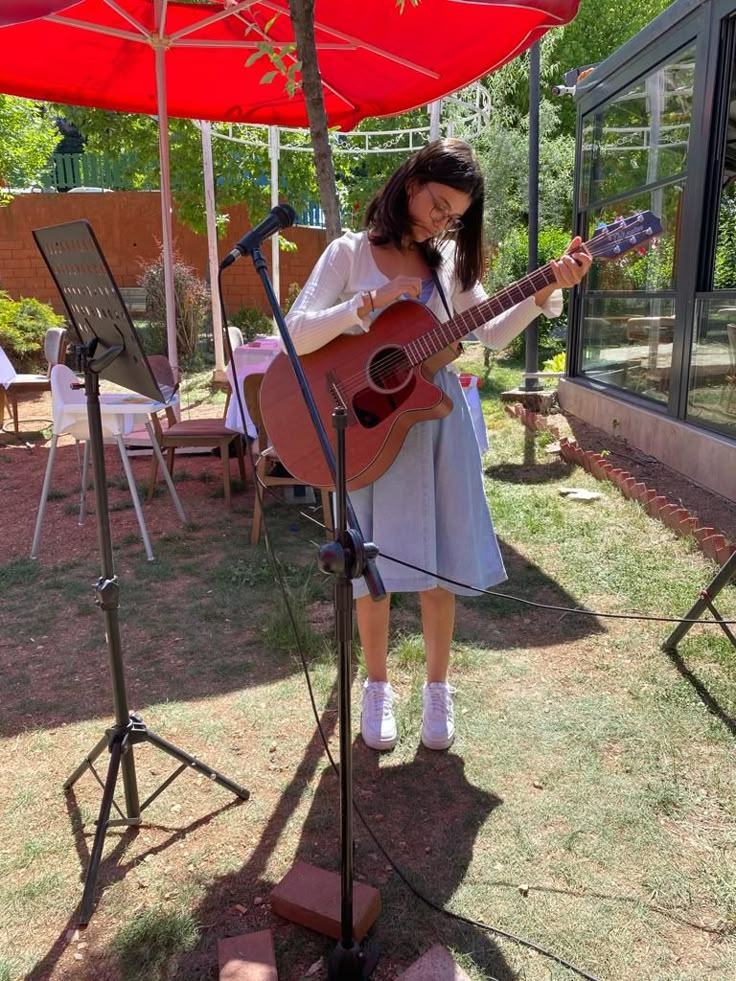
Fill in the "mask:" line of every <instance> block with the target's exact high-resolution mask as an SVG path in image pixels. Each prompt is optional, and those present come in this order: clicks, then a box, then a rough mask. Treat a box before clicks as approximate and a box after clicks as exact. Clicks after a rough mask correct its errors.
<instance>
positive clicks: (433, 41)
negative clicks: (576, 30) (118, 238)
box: [0, 0, 579, 366]
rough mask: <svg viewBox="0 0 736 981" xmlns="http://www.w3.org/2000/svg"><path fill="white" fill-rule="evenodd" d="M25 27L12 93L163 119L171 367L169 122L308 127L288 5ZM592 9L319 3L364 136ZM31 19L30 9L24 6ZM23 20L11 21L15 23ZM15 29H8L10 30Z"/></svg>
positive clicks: (250, 4)
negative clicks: (382, 120)
mask: <svg viewBox="0 0 736 981" xmlns="http://www.w3.org/2000/svg"><path fill="white" fill-rule="evenodd" d="M29 2H30V3H32V5H33V9H34V11H35V12H38V11H43V12H44V13H45V11H48V10H52V11H53V10H56V11H59V9H60V8H61V7H62V6H63V7H66V8H67V9H65V10H63V11H61V12H51V13H47V14H46V15H45V16H40V17H37V18H36V19H35V20H29V21H26V22H25V23H13V24H10V25H9V26H0V92H5V93H7V94H10V95H20V96H26V97H28V98H35V99H47V100H50V101H56V102H62V103H67V104H69V105H85V106H94V107H96V108H100V109H113V110H119V111H123V112H126V111H127V112H137V113H147V114H155V115H157V116H158V119H159V132H160V151H161V211H162V232H163V246H164V254H165V256H166V257H167V261H166V262H165V263H164V274H165V292H166V309H167V316H166V320H167V338H168V349H169V359H170V360H171V363H172V365H174V366H176V362H177V358H176V327H175V311H174V281H173V261H172V259H171V256H172V254H173V248H172V228H171V189H170V184H169V148H168V136H167V132H168V116H169V115H172V116H182V117H185V118H187V117H188V118H193V119H206V120H226V121H233V122H250V123H267V124H269V125H276V126H306V125H308V119H307V113H306V106H305V103H304V100H303V98H302V96H301V94H300V93H299V92H297V93H296V95H295V96H290V95H289V94H288V92H287V91H286V86H285V82H284V78H283V77H282V76H281V75H280V74H279V73H277V72H273V73H272V75H273V77H272V78H271V79H270V81H267V82H265V83H264V82H263V79H264V75H265V74H266V73H267V72H268V71H269V69H271V68H272V66H271V63H270V61H269V59H268V56H267V55H265V54H264V55H263V56H262V57H260V58H257V59H256V60H255V61H254V62H253V63H252V64H249V61H250V60H251V58H252V55H253V54H254V53H257V52H259V50H261V51H262V50H263V47H264V45H266V47H268V46H269V45H270V46H271V50H272V51H273V52H276V53H278V54H279V55H280V56H281V57H282V59H283V63H284V64H285V65H286V66H287V67H288V66H289V65H293V64H294V59H295V57H296V55H295V52H294V46H293V32H292V29H291V20H290V18H289V8H288V3H286V2H285V0H240V2H233V0H228V5H227V6H225V0H217V2H213V3H197V4H194V3H169V2H168V0H77V2H76V3H73V4H72V3H71V0H68V2H67V3H66V4H62V3H61V0H59V2H56V0H29ZM578 3H579V0H420V2H419V4H418V6H416V7H415V6H413V4H412V3H411V2H410V0H407V2H406V8H405V10H404V12H403V13H400V12H399V11H398V10H397V9H396V0H362V2H359V0H317V3H316V7H315V35H316V41H317V52H318V58H319V64H320V72H321V76H322V80H323V86H324V98H325V104H326V109H327V115H328V119H329V122H330V125H332V126H341V127H350V126H352V125H354V124H355V123H356V122H358V121H359V120H360V119H363V118H364V117H366V116H390V115H393V114H395V113H399V112H403V111H405V110H408V109H411V108H414V107H416V106H419V105H423V104H425V103H427V102H432V101H434V100H436V99H439V98H441V97H442V96H444V95H447V94H448V93H450V92H453V91H455V90H456V89H458V88H461V87H462V86H464V85H467V84H469V83H470V82H472V81H474V80H475V79H477V78H479V77H480V76H481V75H485V74H486V73H488V72H490V71H493V70H494V69H495V68H498V67H500V66H501V65H503V64H504V63H505V62H507V61H509V60H511V59H512V58H514V57H515V56H516V55H517V54H519V53H520V52H521V51H523V50H524V49H525V48H527V47H529V46H530V45H531V44H533V43H534V41H536V40H538V39H539V38H540V37H541V36H542V35H543V34H544V33H545V32H546V31H547V30H548V29H549V28H551V27H557V26H559V25H561V24H566V23H567V22H568V21H570V20H572V18H573V17H574V16H575V14H576V13H577V8H578ZM10 5H11V7H12V10H13V11H15V15H16V16H17V12H18V10H19V9H20V8H23V7H24V4H22V3H20V0H10ZM8 19H9V18H8ZM2 23H3V21H2V20H0V24H2Z"/></svg>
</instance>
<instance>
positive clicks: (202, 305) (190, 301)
mask: <svg viewBox="0 0 736 981" xmlns="http://www.w3.org/2000/svg"><path fill="white" fill-rule="evenodd" d="M142 268H143V272H142V274H141V275H140V276H139V278H138V285H139V286H142V287H143V288H144V289H145V291H146V316H147V317H148V321H149V325H150V330H151V342H152V343H151V346H152V347H154V348H155V352H154V353H164V352H166V349H167V345H166V293H165V290H164V262H163V252H162V253H161V255H160V256H159V257H158V259H157V260H156V261H155V262H152V263H150V264H148V265H146V264H143V267H142ZM174 296H175V299H176V343H177V349H178V351H179V355H180V357H181V359H182V360H185V359H187V358H191V356H192V355H193V354H194V353H195V352H196V350H197V341H198V340H199V332H200V330H201V329H202V325H203V324H204V320H205V317H206V315H207V311H208V309H209V304H210V294H209V290H208V289H207V284H206V283H205V281H204V280H203V279H200V278H199V276H198V275H197V274H196V272H195V271H194V270H193V269H192V268H191V267H190V266H187V265H186V263H184V262H182V261H181V259H180V258H179V257H178V256H174Z"/></svg>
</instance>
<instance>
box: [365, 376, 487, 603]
mask: <svg viewBox="0 0 736 981" xmlns="http://www.w3.org/2000/svg"><path fill="white" fill-rule="evenodd" d="M434 382H435V384H436V385H438V386H439V387H440V388H441V389H442V390H443V391H444V392H445V393H446V394H447V395H448V396H449V397H450V399H451V400H452V402H453V408H452V411H451V412H450V414H449V415H447V416H445V417H444V418H443V419H433V420H431V421H429V422H419V423H417V424H416V425H415V426H412V428H411V429H410V430H409V432H408V434H407V437H406V440H405V441H404V445H403V446H402V448H401V450H400V451H399V454H398V456H397V457H396V459H395V460H394V462H393V463H392V464H391V466H390V467H389V469H388V470H387V471H386V473H384V474H383V476H382V477H379V478H378V480H376V481H375V482H374V483H373V484H370V485H369V486H368V487H362V488H361V489H360V490H357V491H352V492H351V494H350V500H351V501H352V504H353V507H354V508H355V513H356V516H357V518H358V522H359V524H360V528H361V531H362V532H363V537H364V538H365V540H366V541H372V542H374V543H375V544H376V545H377V546H378V549H379V552H380V556H379V558H378V569H379V571H380V573H381V576H382V578H383V582H384V585H385V586H386V589H387V590H388V591H389V592H411V593H415V592H421V591H422V590H425V589H433V588H434V587H435V586H441V587H442V588H443V589H447V590H449V591H450V592H452V593H457V594H458V595H460V596H474V595H477V593H476V592H475V591H474V590H473V588H472V587H473V586H475V587H481V588H486V587H489V586H494V585H496V584H498V583H500V582H503V581H504V580H505V579H506V570H505V569H504V565H503V560H502V558H501V553H500V551H499V548H498V541H497V540H496V533H495V531H494V530H493V522H492V520H491V515H490V512H489V510H488V502H487V500H486V495H485V490H484V487H483V472H482V465H481V455H480V449H479V447H478V440H477V437H476V435H475V429H474V427H473V421H472V418H471V415H470V409H469V408H468V403H467V402H466V400H465V396H464V394H463V390H462V386H461V385H460V381H459V379H458V377H457V375H455V374H453V373H452V372H451V371H448V370H447V369H446V368H442V369H441V370H440V371H439V372H438V373H437V374H436V375H435V378H434ZM393 558H395V559H400V560H402V561H403V562H408V563H410V564H411V565H413V566H417V567H418V568H417V569H411V568H408V567H407V566H404V565H399V564H398V563H397V562H394V561H392V559H393ZM438 573H439V575H441V576H446V577H447V578H448V579H452V580H455V582H453V583H450V582H444V581H443V580H441V579H438V578H437V574H438ZM458 583H460V584H462V585H458ZM367 592H368V590H367V588H366V586H365V582H364V580H363V579H362V578H361V579H356V580H355V581H354V582H353V593H354V595H355V596H356V597H360V596H365V595H366V594H367Z"/></svg>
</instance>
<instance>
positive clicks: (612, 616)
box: [259, 481, 736, 626]
mask: <svg viewBox="0 0 736 981" xmlns="http://www.w3.org/2000/svg"><path fill="white" fill-rule="evenodd" d="M259 483H260V481H259ZM261 487H262V489H263V490H264V491H266V492H267V493H270V494H271V497H273V498H274V500H277V501H279V503H280V504H283V503H284V501H283V498H280V497H278V496H277V495H276V494H274V493H273V492H272V491H271V490H270V488H268V487H266V486H264V485H263V484H261ZM299 513H300V514H301V515H302V517H303V518H306V519H307V521H311V522H312V523H313V524H315V525H318V526H319V527H320V528H325V525H324V524H323V523H322V522H321V521H320V520H319V519H318V518H315V517H314V516H313V515H311V514H307V513H306V512H305V511H300V512H299ZM380 554H381V556H382V557H383V558H384V559H387V560H388V561H389V562H395V563H396V564H397V565H403V566H406V568H407V569H414V570H415V571H416V572H423V573H424V574H425V575H427V576H432V578H434V579H441V580H442V582H446V583H450V584H451V585H453V586H461V587H462V588H463V589H471V590H473V592H475V593H484V594H485V595H486V596H496V597H498V598H499V599H505V600H511V602H512V603H520V604H521V605H522V606H531V607H533V608H534V609H537V610H551V611H552V612H553V613H570V614H572V615H573V616H582V617H596V618H597V619H601V620H650V621H654V622H655V623H699V624H702V625H703V626H714V625H715V626H720V625H721V624H726V626H736V620H709V619H705V620H704V619H692V618H690V619H688V618H687V617H674V616H672V617H658V616H655V615H654V614H652V613H598V612H597V611H596V610H582V609H580V607H573V606H553V605H552V604H550V603H537V602H535V601H534V600H528V599H524V598H523V597H522V596H514V595H513V593H502V592H501V591H500V590H498V589H483V588H482V587H481V586H471V585H470V583H466V582H461V581H460V580H458V579H450V578H449V576H443V575H440V573H439V572H430V571H429V569H424V568H423V567H422V566H420V565H413V564H412V563H411V562H405V561H404V560H403V559H397V558H396V557H395V556H393V555H389V554H388V553H387V552H383V551H382V552H381V553H380Z"/></svg>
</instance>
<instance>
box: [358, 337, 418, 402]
mask: <svg viewBox="0 0 736 981" xmlns="http://www.w3.org/2000/svg"><path fill="white" fill-rule="evenodd" d="M410 379H411V365H410V364H409V361H408V359H407V357H406V354H405V352H404V349H403V348H401V347H384V348H381V350H380V351H376V353H375V354H374V355H373V357H372V358H371V360H370V362H369V364H368V381H369V384H370V385H371V387H372V388H374V389H375V390H376V391H378V392H382V393H383V394H384V395H390V394H392V393H393V392H398V391H400V390H401V389H402V388H404V386H405V385H406V384H408V382H409V380H410Z"/></svg>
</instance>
